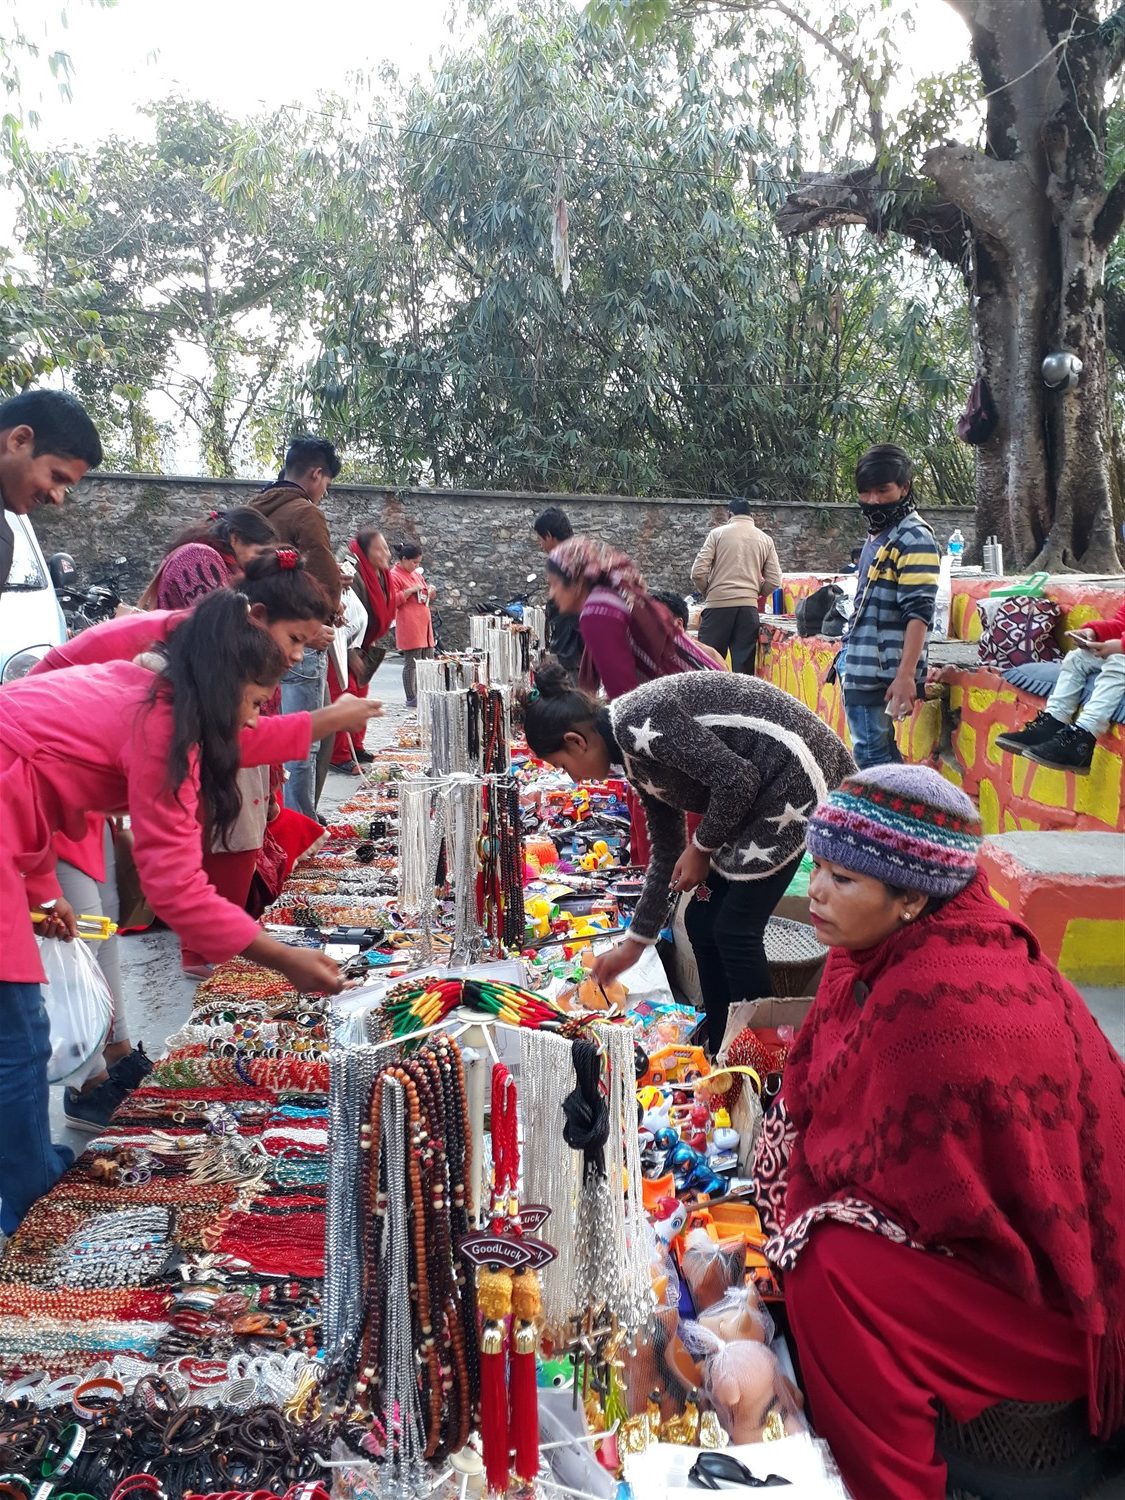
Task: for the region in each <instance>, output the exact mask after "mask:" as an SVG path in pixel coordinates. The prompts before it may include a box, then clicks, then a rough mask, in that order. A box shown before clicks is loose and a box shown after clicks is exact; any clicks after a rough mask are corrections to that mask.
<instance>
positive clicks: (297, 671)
mask: <svg viewBox="0 0 1125 1500" xmlns="http://www.w3.org/2000/svg"><path fill="white" fill-rule="evenodd" d="M327 701H328V653H327V651H308V650H306V652H305V655H304V658H303V660H301V661H299V662H298V663H297V665H296V666H295V667H290V668H289V670H288V672H286V674H285V676H284V677H283V678H282V679H281V711H282V713H283V714H299V713H310V714H311V713H315V712H316V711H317V709H318V708H323V707H324V705H325V703H326V702H327ZM319 744H320V741H319V740H313V742H312V744H311V745H310V746H309V753H308V755H307V756H306V757H305V759H304V760H287V761H286V762H285V769H286V771H288V773H289V779H288V781H286V783H285V805H286V807H288V808H291V809H292V811H293V812H299V813H304V815H305V817H306V818H315V817H316V759H317V750H318V747H319Z"/></svg>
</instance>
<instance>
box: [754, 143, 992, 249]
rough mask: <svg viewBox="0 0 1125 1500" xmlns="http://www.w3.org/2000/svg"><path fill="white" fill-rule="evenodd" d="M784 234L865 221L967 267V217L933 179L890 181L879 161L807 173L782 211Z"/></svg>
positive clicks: (876, 231)
mask: <svg viewBox="0 0 1125 1500" xmlns="http://www.w3.org/2000/svg"><path fill="white" fill-rule="evenodd" d="M774 222H775V223H776V225H777V227H778V229H779V230H780V231H781V232H782V234H786V235H798V234H811V233H812V232H813V231H814V230H818V229H831V228H834V227H836V226H838V225H841V224H862V225H863V227H864V228H865V229H867V230H869V231H870V233H872V234H879V235H881V234H888V233H889V234H900V235H902V236H903V237H904V238H905V239H908V240H910V241H911V242H912V243H913V244H914V245H916V246H917V248H918V249H919V250H922V251H926V252H931V251H932V252H934V253H935V254H937V255H940V256H941V258H942V260H946V261H948V262H949V263H950V265H954V266H957V267H958V269H959V270H962V271H963V270H964V269H965V264H964V258H965V222H964V218H963V216H962V213H961V210H960V209H959V208H958V207H957V206H956V205H955V204H953V203H950V202H947V201H944V200H943V199H942V198H940V197H939V196H938V195H937V194H936V193H935V192H934V189H933V186H932V184H931V183H928V182H923V181H921V180H919V179H916V178H899V179H896V181H895V182H894V183H893V185H892V184H890V183H888V182H887V181H886V180H885V179H884V177H883V176H882V174H881V173H880V172H879V171H878V169H877V168H876V167H874V166H871V167H861V168H858V169H857V170H855V171H853V172H842V173H832V172H806V173H805V174H804V176H802V178H801V180H800V181H799V182H798V184H797V186H796V187H795V188H794V189H793V191H792V192H791V193H790V194H789V196H788V197H787V198H786V200H785V202H784V203H783V204H782V205H781V208H780V209H779V210H778V212H777V214H776V216H775V220H774Z"/></svg>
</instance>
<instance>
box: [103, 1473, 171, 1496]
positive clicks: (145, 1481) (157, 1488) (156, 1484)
mask: <svg viewBox="0 0 1125 1500" xmlns="http://www.w3.org/2000/svg"><path fill="white" fill-rule="evenodd" d="M140 1494H146V1495H155V1496H156V1497H157V1500H165V1496H164V1487H163V1486H162V1485H161V1483H160V1480H159V1479H157V1477H156V1475H155V1474H130V1475H129V1476H128V1477H127V1478H125V1479H123V1480H122V1481H121V1483H120V1484H119V1485H118V1486H117V1488H116V1489H115V1490H114V1491H113V1493H112V1494H111V1495H110V1497H109V1500H125V1497H126V1496H127V1495H140Z"/></svg>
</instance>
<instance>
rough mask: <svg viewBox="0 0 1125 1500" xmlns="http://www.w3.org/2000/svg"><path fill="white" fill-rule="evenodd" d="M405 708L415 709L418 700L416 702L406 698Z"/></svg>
mask: <svg viewBox="0 0 1125 1500" xmlns="http://www.w3.org/2000/svg"><path fill="white" fill-rule="evenodd" d="M406 707H407V708H417V707H418V700H417V698H407V700H406Z"/></svg>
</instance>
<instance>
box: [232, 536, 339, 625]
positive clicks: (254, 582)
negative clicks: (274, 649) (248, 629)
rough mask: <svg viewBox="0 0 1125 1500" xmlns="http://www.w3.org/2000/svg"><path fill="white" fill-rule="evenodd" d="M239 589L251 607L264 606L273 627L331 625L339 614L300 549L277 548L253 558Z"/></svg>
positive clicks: (244, 570)
mask: <svg viewBox="0 0 1125 1500" xmlns="http://www.w3.org/2000/svg"><path fill="white" fill-rule="evenodd" d="M238 587H239V589H240V590H241V591H242V593H244V594H245V595H246V597H247V599H249V601H250V603H251V604H260V605H261V606H262V608H263V609H264V610H265V612H266V621H267V623H268V624H270V625H274V624H276V623H277V621H278V620H319V621H320V622H321V623H322V624H324V625H327V624H328V623H329V622H330V621H331V619H332V616H333V614H334V613H335V611H334V610H333V608H332V606H331V604H330V603H329V602H328V595H327V594H326V593H325V592H324V589H323V587H322V586H321V584H320V582H319V581H318V580H317V579H315V578H314V577H313V576H312V574H311V573H310V572H309V571H308V569H307V568H306V567H305V560H304V558H303V557H302V556H301V554H300V553H299V552H298V551H297V549H296V547H274V548H272V549H271V550H270V551H269V552H260V553H259V554H258V556H257V557H252V558H251V559H250V561H249V562H248V563H247V564H246V567H245V568H244V569H243V573H242V581H241V583H240V584H239V585H238Z"/></svg>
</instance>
